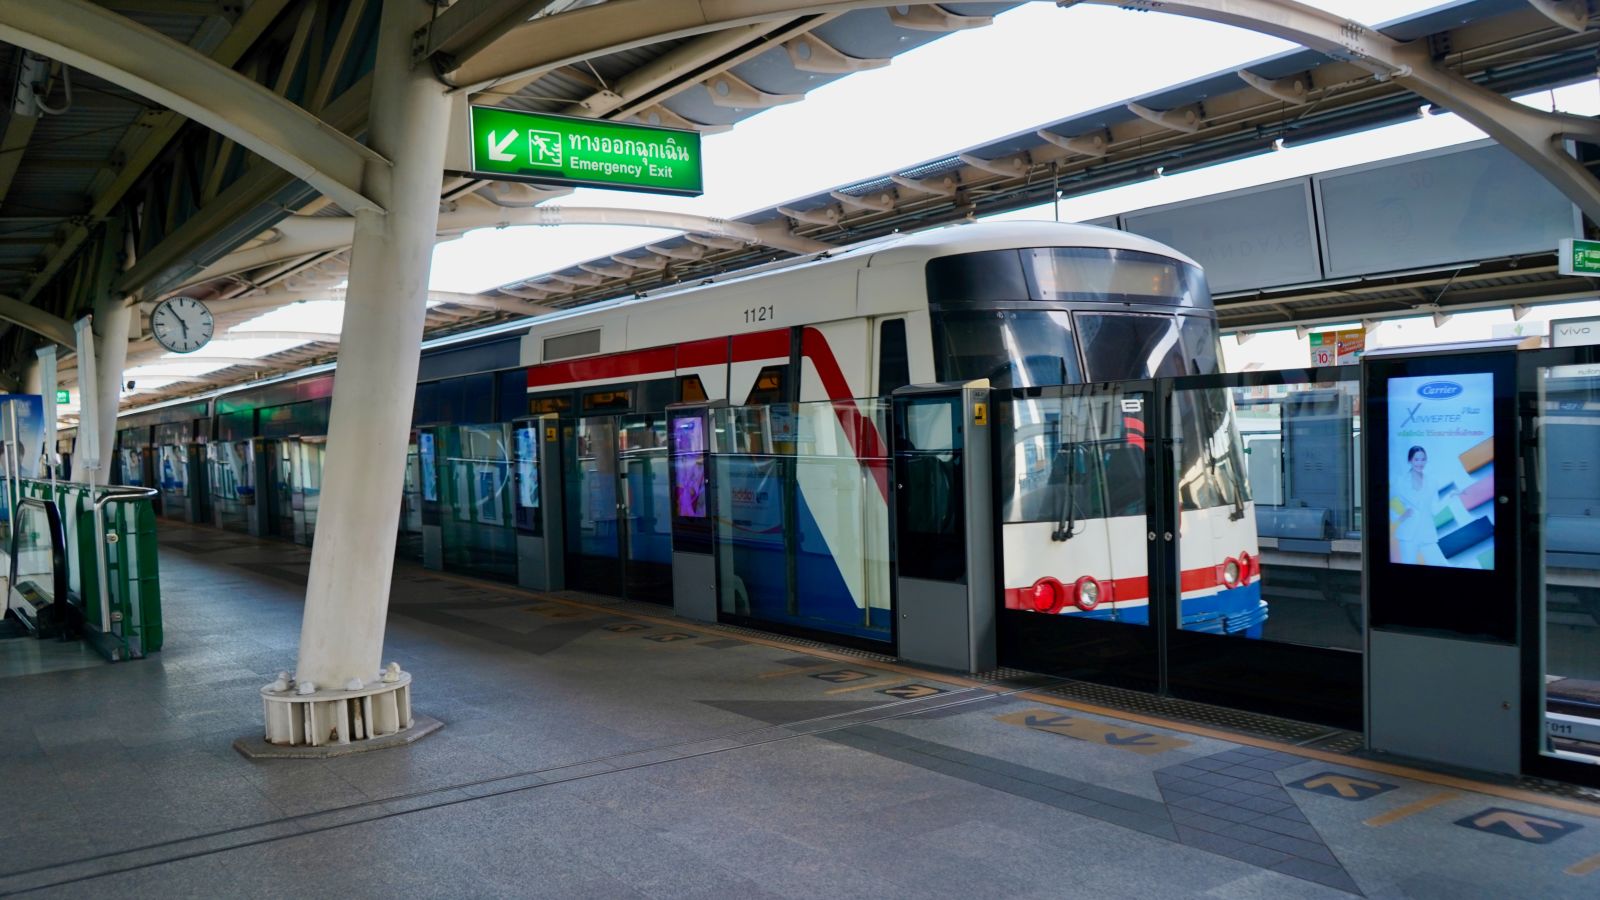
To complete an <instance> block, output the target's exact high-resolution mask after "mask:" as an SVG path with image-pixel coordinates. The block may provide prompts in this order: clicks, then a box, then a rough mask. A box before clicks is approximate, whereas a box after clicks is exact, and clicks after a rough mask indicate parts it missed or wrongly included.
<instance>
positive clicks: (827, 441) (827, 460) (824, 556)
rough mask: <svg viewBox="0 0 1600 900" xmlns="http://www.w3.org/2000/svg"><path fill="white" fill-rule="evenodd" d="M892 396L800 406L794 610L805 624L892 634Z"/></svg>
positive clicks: (875, 635)
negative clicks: (890, 540) (890, 434)
mask: <svg viewBox="0 0 1600 900" xmlns="http://www.w3.org/2000/svg"><path fill="white" fill-rule="evenodd" d="M889 411H890V404H889V402H888V401H885V400H876V399H873V400H857V401H853V402H852V401H842V402H833V401H828V402H820V403H801V404H797V405H796V406H795V408H794V446H795V457H794V460H793V469H792V471H793V473H794V481H795V484H794V494H793V499H794V548H795V562H794V567H795V602H794V614H795V616H796V617H797V619H798V620H799V624H802V625H804V626H806V627H809V628H818V629H822V630H826V631H831V632H838V633H845V634H854V635H858V636H861V637H867V638H873V639H877V640H888V639H889V631H890V626H891V621H890V612H891V611H890V606H891V604H890V600H889V598H890V577H889V575H890V568H889V496H890V492H889V481H890V459H889V455H888V446H887V444H888V433H889V432H888V428H889Z"/></svg>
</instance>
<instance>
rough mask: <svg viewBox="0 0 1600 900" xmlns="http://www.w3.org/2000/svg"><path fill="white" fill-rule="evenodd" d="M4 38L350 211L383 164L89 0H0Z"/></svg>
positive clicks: (381, 173)
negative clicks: (186, 124) (211, 134)
mask: <svg viewBox="0 0 1600 900" xmlns="http://www.w3.org/2000/svg"><path fill="white" fill-rule="evenodd" d="M0 41H4V42H6V43H10V44H15V45H17V46H19V47H25V48H27V49H29V50H32V51H34V52H36V53H40V54H43V55H45V56H48V57H50V58H52V59H56V60H59V61H60V62H62V63H64V64H66V65H69V66H72V67H73V68H76V69H82V70H83V71H85V72H89V73H91V74H94V75H98V76H99V77H101V78H104V79H106V80H107V81H110V82H112V83H113V84H119V85H122V86H123V87H126V88H128V89H129V90H132V91H135V92H137V93H139V94H142V95H144V96H145V97H148V98H150V99H151V100H153V101H155V102H157V103H159V104H161V105H163V106H166V107H168V108H169V109H172V110H174V111H175V112H178V113H180V114H181V115H184V116H186V117H188V118H190V119H193V120H194V121H196V122H199V123H200V124H202V125H204V126H206V127H207V128H210V129H212V130H214V131H217V132H219V133H221V134H223V135H225V136H227V137H229V138H231V139H233V140H234V141H235V142H236V143H238V144H240V145H242V146H244V147H247V148H249V149H250V150H252V151H254V152H255V153H257V154H259V155H260V156H261V157H262V158H264V159H267V160H270V161H271V162H272V163H273V164H275V165H277V166H279V167H281V168H283V169H284V170H285V171H287V172H289V173H290V174H292V175H294V176H295V177H296V178H299V179H301V180H303V181H305V182H306V183H307V184H309V185H311V186H312V187H314V188H316V189H317V190H319V191H321V192H322V193H324V194H326V195H327V196H328V197H329V198H330V199H332V200H333V201H334V202H335V203H338V204H339V205H340V206H342V207H344V208H345V209H347V210H350V211H351V212H355V211H357V210H378V211H382V209H383V207H382V206H381V205H380V204H378V203H376V202H374V201H373V200H371V199H369V198H368V196H367V195H368V193H369V191H368V189H367V185H366V184H365V179H367V178H369V177H380V178H381V177H385V176H386V173H387V170H388V168H389V163H388V161H387V160H385V159H384V158H383V157H382V156H380V155H379V154H377V153H376V152H374V151H372V150H369V149H367V148H366V147H364V146H362V145H361V144H360V143H358V142H357V141H355V140H353V139H351V138H350V137H348V136H347V135H345V134H344V133H342V132H340V131H339V130H338V129H336V128H332V127H330V126H328V125H327V124H326V123H324V122H323V121H322V120H320V119H318V118H317V117H316V116H314V115H312V114H311V113H309V112H306V111H305V110H304V109H301V108H300V107H298V106H296V105H295V104H293V103H291V102H289V101H288V100H285V99H284V98H282V97H279V96H277V95H276V94H274V93H272V91H270V90H268V89H267V88H265V87H263V86H261V85H259V84H257V83H255V82H254V81H251V80H250V79H248V78H246V77H244V76H243V75H240V74H239V73H238V72H235V71H233V70H232V69H229V68H227V67H226V66H222V65H219V64H218V63H217V62H216V61H214V60H212V59H210V58H208V57H206V56H205V55H204V54H201V53H198V52H196V51H195V50H193V49H191V48H189V47H186V46H184V45H183V44H180V43H178V42H177V41H174V40H172V39H171V38H168V37H166V36H165V35H162V34H160V33H159V32H156V31H154V30H152V29H150V28H146V27H144V26H143V25H140V24H138V23H137V22H134V21H133V20H131V19H129V18H127V17H125V16H120V15H117V14H116V13H113V12H110V11H108V10H106V9H104V8H102V7H100V6H96V5H95V4H93V3H90V2H88V0H51V2H49V3H40V2H38V0H0Z"/></svg>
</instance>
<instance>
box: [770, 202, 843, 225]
mask: <svg viewBox="0 0 1600 900" xmlns="http://www.w3.org/2000/svg"><path fill="white" fill-rule="evenodd" d="M778 212H780V213H782V214H783V215H786V216H788V217H789V218H791V219H793V220H795V221H796V222H804V223H806V224H807V225H821V226H823V227H832V226H834V225H837V224H839V220H840V219H842V218H844V211H843V210H841V209H840V208H839V207H837V206H823V207H819V208H817V209H795V208H794V207H792V206H780V207H778Z"/></svg>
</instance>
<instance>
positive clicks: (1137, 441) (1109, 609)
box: [995, 385, 1150, 627]
mask: <svg viewBox="0 0 1600 900" xmlns="http://www.w3.org/2000/svg"><path fill="white" fill-rule="evenodd" d="M1143 396H1144V394H1143V393H1142V392H1127V391H1124V390H1123V389H1122V388H1120V387H1118V386H1116V385H1069V386H1064V387H1062V388H1060V389H1058V392H1057V393H1054V394H1052V395H1047V396H1027V395H1019V396H1014V397H1012V398H1011V399H1009V400H1008V401H1006V402H1005V403H1004V404H1003V405H1002V406H1001V408H1000V410H999V421H998V427H999V429H1000V432H999V435H998V443H997V445H996V446H997V449H996V457H995V466H996V468H997V470H998V476H999V477H998V481H997V485H998V496H997V497H996V502H997V507H998V510H999V515H1000V528H1001V541H1002V552H1001V553H999V554H998V557H999V558H998V559H997V560H996V562H997V563H998V564H999V565H1000V566H1001V578H1002V582H1003V586H1004V595H1003V604H1004V606H1005V608H1006V609H1009V610H1015V611H1018V612H1025V613H1032V614H1038V615H1042V616H1052V617H1053V616H1070V617H1073V618H1075V619H1093V620H1099V621H1107V622H1118V623H1123V624H1130V625H1138V626H1148V625H1149V624H1150V589H1149V579H1148V577H1147V576H1148V568H1149V566H1148V557H1147V546H1148V545H1147V542H1146V540H1145V531H1146V526H1147V522H1146V497H1145V424H1144V406H1145V401H1144V400H1143V399H1141V398H1142V397H1143ZM1051 627H1054V626H1051Z"/></svg>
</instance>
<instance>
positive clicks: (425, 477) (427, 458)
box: [417, 431, 439, 503]
mask: <svg viewBox="0 0 1600 900" xmlns="http://www.w3.org/2000/svg"><path fill="white" fill-rule="evenodd" d="M417 459H418V461H419V462H420V463H421V464H422V499H424V500H427V501H429V502H430V503H437V502H439V470H438V468H437V467H435V466H434V455H433V432H431V431H424V432H422V433H421V434H418V435H417Z"/></svg>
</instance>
